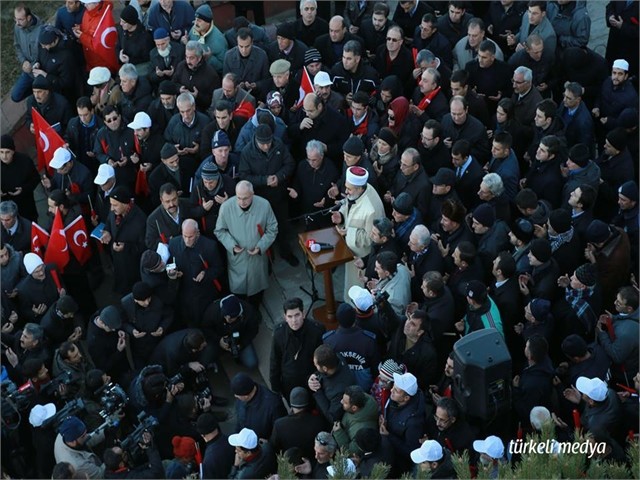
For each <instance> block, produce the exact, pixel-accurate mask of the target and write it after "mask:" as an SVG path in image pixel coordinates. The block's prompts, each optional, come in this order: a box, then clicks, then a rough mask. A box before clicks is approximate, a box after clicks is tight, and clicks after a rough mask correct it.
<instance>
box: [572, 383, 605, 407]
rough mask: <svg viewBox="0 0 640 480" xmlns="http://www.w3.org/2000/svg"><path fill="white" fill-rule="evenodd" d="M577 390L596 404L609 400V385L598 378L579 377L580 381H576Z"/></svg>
mask: <svg viewBox="0 0 640 480" xmlns="http://www.w3.org/2000/svg"><path fill="white" fill-rule="evenodd" d="M576 388H577V389H578V391H579V392H580V393H584V394H585V395H586V396H588V397H589V398H590V399H591V400H595V401H596V402H602V401H603V400H604V399H605V398H607V383H606V382H604V381H603V380H600V379H599V378H598V377H596V378H587V377H578V380H576Z"/></svg>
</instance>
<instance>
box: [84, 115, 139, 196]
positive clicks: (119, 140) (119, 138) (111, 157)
mask: <svg viewBox="0 0 640 480" xmlns="http://www.w3.org/2000/svg"><path fill="white" fill-rule="evenodd" d="M103 116H104V121H105V124H104V126H103V127H102V128H100V129H99V130H98V132H97V133H96V136H95V141H94V144H93V154H94V156H95V158H96V159H97V160H98V162H99V163H100V164H103V163H108V164H109V165H111V166H112V167H113V169H114V170H115V175H116V180H117V181H118V183H119V184H120V185H122V186H125V187H127V188H129V189H132V190H133V187H134V185H135V179H136V177H135V175H136V171H135V168H134V165H133V163H132V162H131V161H130V160H131V155H132V154H133V153H134V151H135V150H134V147H135V140H134V135H133V130H131V129H130V128H127V125H126V124H125V123H124V122H123V121H122V115H120V112H119V111H118V108H117V107H116V106H115V105H107V106H106V107H105V108H104V110H103Z"/></svg>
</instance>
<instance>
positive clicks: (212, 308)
mask: <svg viewBox="0 0 640 480" xmlns="http://www.w3.org/2000/svg"><path fill="white" fill-rule="evenodd" d="M259 327H260V313H259V312H258V311H257V310H256V309H255V307H253V306H252V305H251V304H250V303H249V302H246V301H244V300H240V299H239V298H238V297H236V296H235V295H233V294H231V295H227V296H226V297H224V298H221V299H220V300H216V301H215V302H213V303H212V304H211V305H209V307H208V308H207V310H206V311H205V312H204V318H203V329H204V331H205V334H206V333H208V330H209V329H210V330H209V331H211V337H213V338H212V343H214V342H215V343H214V345H215V344H217V345H219V346H220V348H221V349H222V350H223V351H226V352H229V353H231V356H232V357H233V358H234V360H236V362H238V363H240V364H241V365H243V366H244V367H246V368H249V369H254V368H257V367H258V356H257V355H256V351H255V348H254V347H253V343H252V340H253V339H254V338H255V336H256V335H257V334H258V329H259Z"/></svg>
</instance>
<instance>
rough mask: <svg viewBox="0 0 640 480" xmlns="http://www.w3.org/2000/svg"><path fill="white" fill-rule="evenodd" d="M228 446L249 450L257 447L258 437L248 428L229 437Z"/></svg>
mask: <svg viewBox="0 0 640 480" xmlns="http://www.w3.org/2000/svg"><path fill="white" fill-rule="evenodd" d="M229 445H231V446H233V447H242V448H246V449H247V450H251V449H254V448H256V447H257V446H258V436H257V435H256V432H254V431H253V430H251V429H249V428H243V429H242V430H240V433H234V434H233V435H229Z"/></svg>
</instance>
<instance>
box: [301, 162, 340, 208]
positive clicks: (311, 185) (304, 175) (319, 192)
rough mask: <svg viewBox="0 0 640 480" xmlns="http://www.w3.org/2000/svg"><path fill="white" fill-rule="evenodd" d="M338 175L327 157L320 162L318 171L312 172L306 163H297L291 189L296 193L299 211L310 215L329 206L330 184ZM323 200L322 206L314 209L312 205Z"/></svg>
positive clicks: (334, 181) (335, 180)
mask: <svg viewBox="0 0 640 480" xmlns="http://www.w3.org/2000/svg"><path fill="white" fill-rule="evenodd" d="M338 177H339V173H338V170H337V169H336V167H335V165H334V163H333V162H332V161H331V160H330V159H329V158H327V157H325V158H324V160H323V161H322V165H321V166H320V168H319V169H317V170H314V169H313V168H311V165H309V162H307V161H304V160H303V161H301V162H299V163H298V166H297V168H296V173H295V175H294V177H293V182H292V185H291V186H292V187H293V189H294V190H295V191H296V192H297V193H298V203H299V205H300V210H301V211H302V212H305V213H312V212H316V211H319V210H322V209H324V208H327V207H329V206H330V205H331V203H330V198H329V196H328V195H327V192H328V191H329V188H331V184H332V183H336V182H337V181H338ZM323 199H324V206H322V207H316V206H314V205H313V204H314V203H317V202H320V201H322V200H323Z"/></svg>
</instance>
